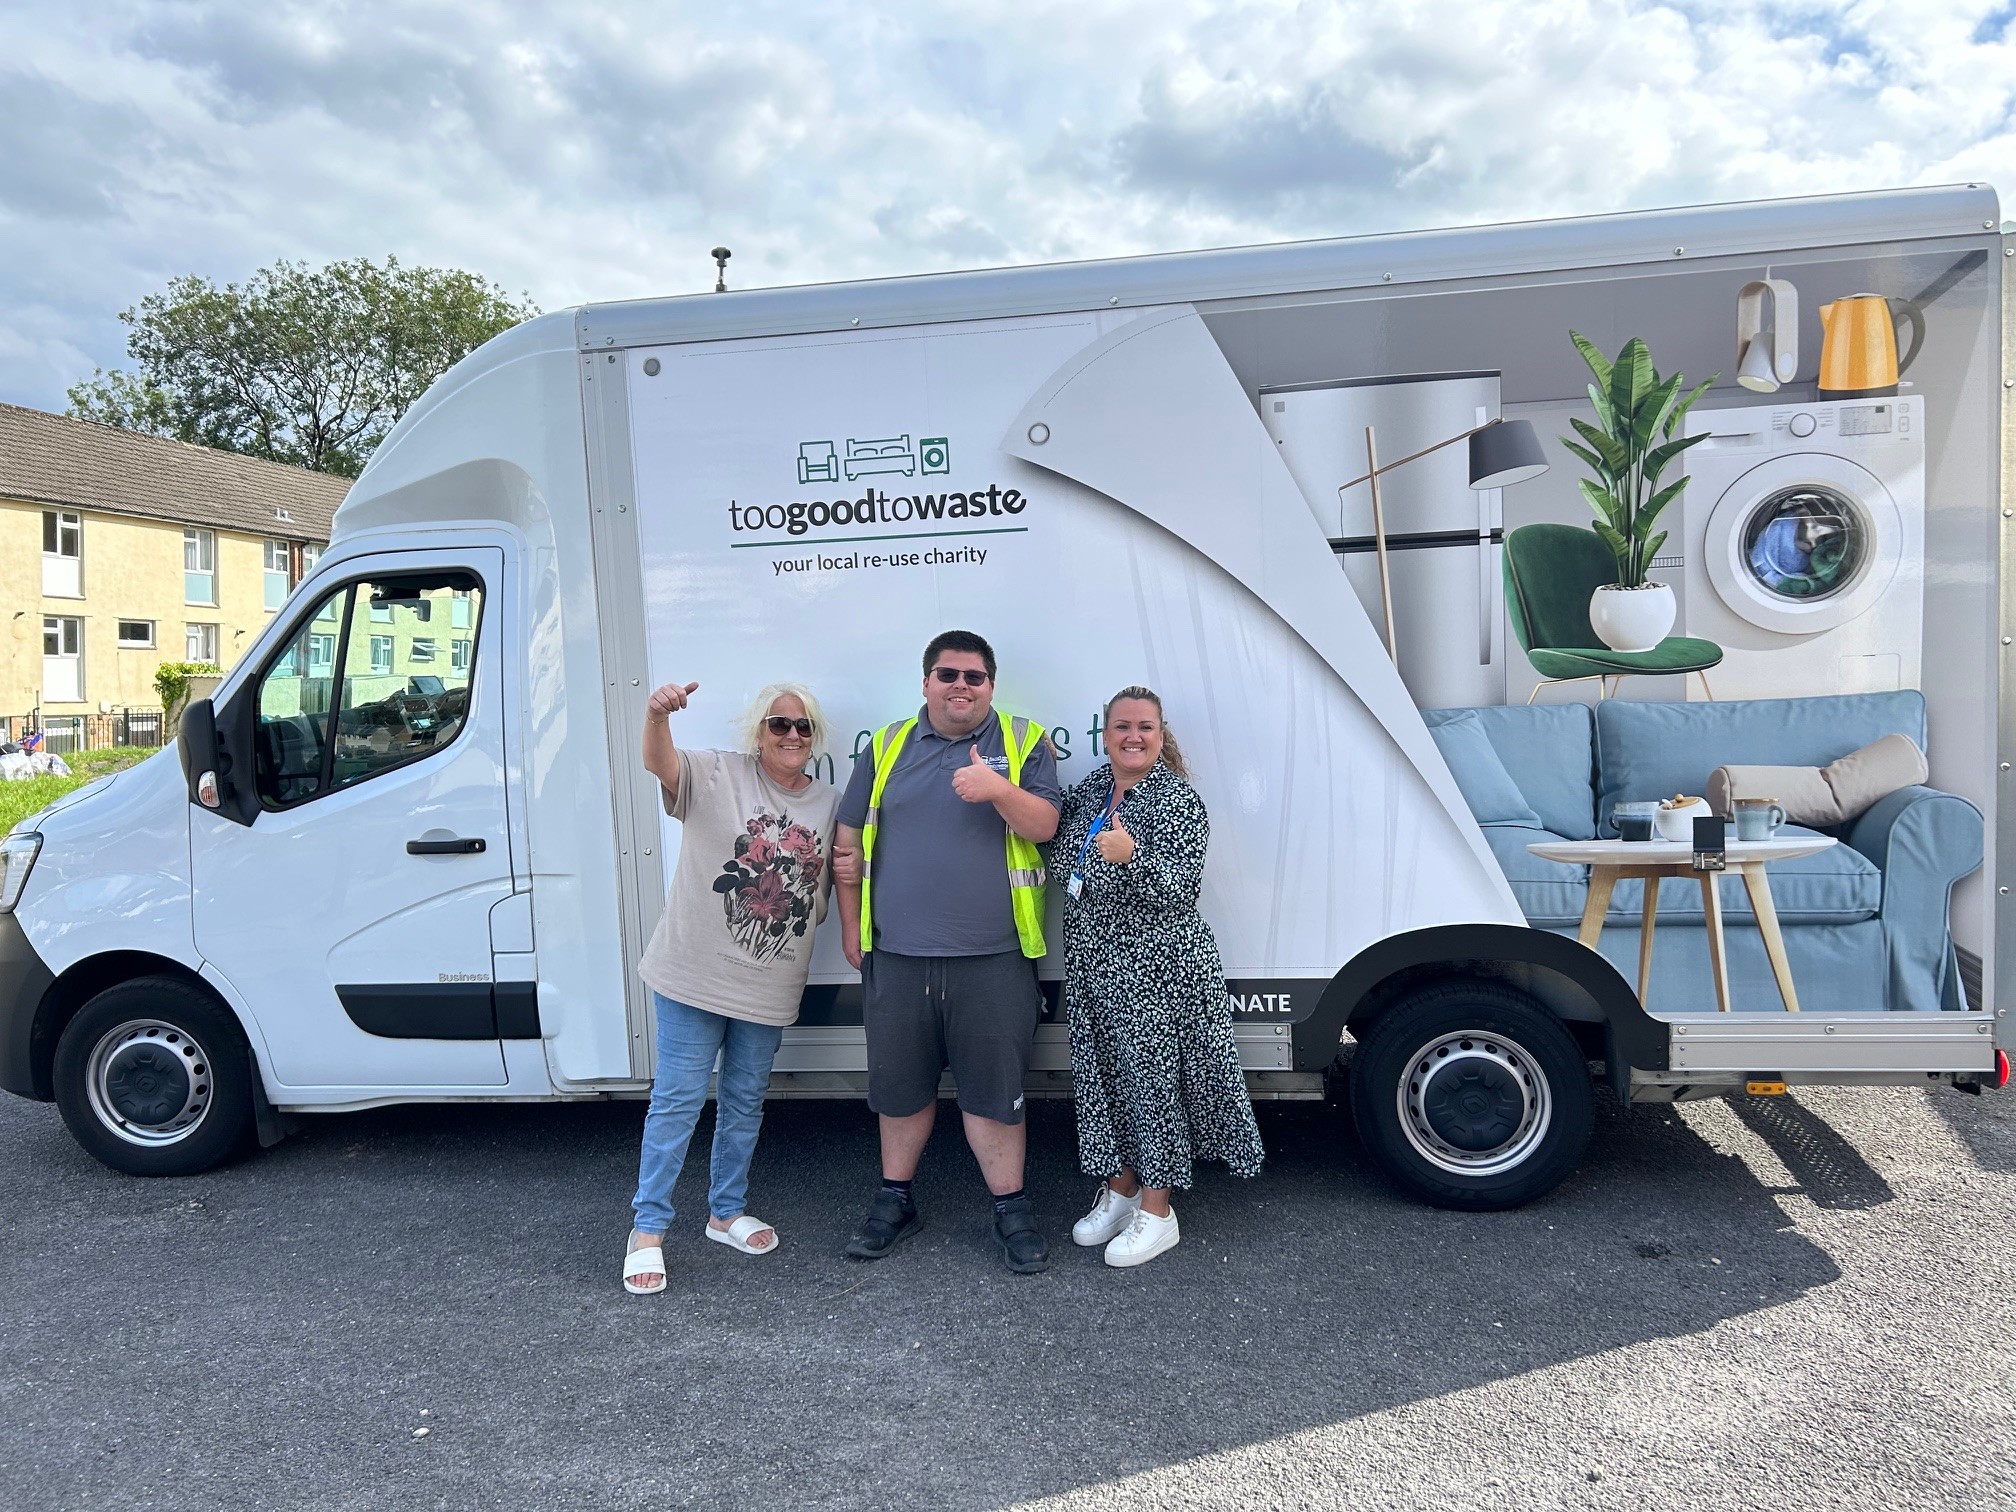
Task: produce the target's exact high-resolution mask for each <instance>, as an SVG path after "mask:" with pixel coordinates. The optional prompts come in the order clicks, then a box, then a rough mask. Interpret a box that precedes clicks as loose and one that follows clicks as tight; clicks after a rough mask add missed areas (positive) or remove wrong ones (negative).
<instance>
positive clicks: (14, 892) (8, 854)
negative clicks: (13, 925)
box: [0, 830, 42, 914]
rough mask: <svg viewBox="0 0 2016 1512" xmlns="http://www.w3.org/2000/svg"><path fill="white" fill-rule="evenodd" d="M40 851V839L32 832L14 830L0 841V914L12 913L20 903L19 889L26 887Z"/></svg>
mask: <svg viewBox="0 0 2016 1512" xmlns="http://www.w3.org/2000/svg"><path fill="white" fill-rule="evenodd" d="M41 849H42V837H41V836H40V835H38V834H36V833H35V832H34V831H33V830H16V831H15V832H14V833H13V834H11V835H9V836H8V837H7V838H6V839H5V840H0V914H4V913H12V912H14V905H15V904H16V903H19V902H20V901H21V889H22V888H24V887H26V886H27V885H28V873H29V872H31V871H33V870H34V868H35V857H36V855H37V853H39V852H40V851H41Z"/></svg>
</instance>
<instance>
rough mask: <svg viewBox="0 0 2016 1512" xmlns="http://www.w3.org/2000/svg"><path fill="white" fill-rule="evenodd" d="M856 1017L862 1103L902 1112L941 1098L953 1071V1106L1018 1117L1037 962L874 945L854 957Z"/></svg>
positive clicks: (997, 1118) (1037, 997)
mask: <svg viewBox="0 0 2016 1512" xmlns="http://www.w3.org/2000/svg"><path fill="white" fill-rule="evenodd" d="M861 987H862V1007H861V1022H862V1024H863V1025H864V1026H865V1027H866V1029H867V1034H868V1106H869V1107H870V1108H872V1109H874V1110H875V1111H876V1112H877V1113H886V1114H888V1115H889V1116H890V1117H891V1118H908V1117H909V1116H910V1115H911V1114H913V1113H921V1112H923V1111H924V1110H925V1109H926V1108H928V1107H930V1106H931V1104H932V1103H933V1102H935V1101H936V1100H937V1097H938V1078H939V1077H940V1076H941V1075H942V1074H943V1073H944V1071H945V1068H946V1067H947V1066H950V1067H951V1068H952V1080H953V1081H954V1082H956V1083H957V1084H958V1087H959V1111H960V1112H962V1113H971V1114H973V1115H974V1116H975V1117H978V1118H987V1119H992V1120H993V1121H994V1122H995V1123H1004V1124H1019V1123H1020V1122H1022V1083H1023V1079H1024V1078H1025V1077H1026V1076H1027V1075H1028V1074H1029V1045H1030V1041H1031V1040H1032V1039H1033V1038H1034V1037H1035V1034H1036V1020H1037V1017H1038V1015H1039V1014H1041V1012H1042V1010H1043V994H1042V993H1041V991H1039V990H1038V988H1037V986H1036V967H1035V963H1034V962H1032V961H1031V960H1029V958H1028V957H1026V956H1024V955H1023V954H1022V953H1021V952H1020V951H1015V950H1011V951H1009V952H1007V953H1006V954H1003V955H984V956H905V955H896V954H893V953H892V952H890V951H887V950H871V951H869V952H868V954H867V955H866V956H864V957H862V960H861Z"/></svg>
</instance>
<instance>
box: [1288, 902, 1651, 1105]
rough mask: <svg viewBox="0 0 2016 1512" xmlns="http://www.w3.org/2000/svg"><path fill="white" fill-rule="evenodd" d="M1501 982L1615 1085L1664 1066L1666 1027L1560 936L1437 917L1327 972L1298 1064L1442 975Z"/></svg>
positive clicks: (1594, 958) (1321, 1066) (1303, 1065)
mask: <svg viewBox="0 0 2016 1512" xmlns="http://www.w3.org/2000/svg"><path fill="white" fill-rule="evenodd" d="M1478 980H1483V981H1499V982H1503V983H1505V984H1506V985H1508V986H1510V987H1513V988H1516V989H1517V990H1518V991H1520V992H1521V993H1523V994H1525V996H1527V997H1528V998H1530V999H1532V1000H1533V1001H1534V1002H1535V1003H1537V1004H1538V1005H1539V1006H1541V1007H1543V1008H1545V1009H1547V1010H1548V1011H1549V1012H1551V1013H1552V1014H1553V1015H1554V1016H1555V1017H1556V1018H1558V1019H1560V1020H1561V1021H1562V1024H1563V1026H1564V1027H1565V1028H1567V1030H1568V1031H1569V1032H1570V1033H1571V1034H1573V1035H1574V1036H1575V1039H1576V1042H1577V1043H1578V1044H1579V1045H1581V1046H1582V1048H1583V1050H1584V1051H1585V1052H1586V1054H1587V1056H1588V1058H1589V1059H1591V1060H1601V1061H1603V1062H1604V1063H1605V1066H1606V1069H1607V1071H1608V1073H1609V1078H1610V1080H1611V1082H1612V1084H1613V1085H1621V1084H1622V1083H1623V1082H1624V1081H1626V1080H1627V1079H1628V1076H1629V1068H1630V1067H1633V1066H1636V1067H1639V1068H1641V1069H1643V1070H1649V1071H1663V1070H1666V1069H1667V1028H1666V1026H1665V1025H1664V1024H1662V1023H1661V1022H1659V1020H1657V1019H1655V1018H1653V1017H1652V1016H1651V1015H1650V1014H1648V1013H1647V1012H1646V1011H1645V1009H1644V1006H1643V1005H1642V1004H1641V1003H1639V1001H1638V995H1637V993H1636V992H1635V991H1634V990H1633V989H1632V987H1631V984H1630V983H1629V982H1627V981H1625V979H1624V978H1623V976H1622V975H1620V974H1619V972H1618V970H1617V968H1616V967H1614V966H1612V965H1611V964H1610V963H1609V962H1608V961H1607V960H1605V959H1604V958H1603V957H1602V956H1600V955H1598V954H1597V953H1596V952H1595V951H1593V950H1590V949H1588V948H1587V947H1585V946H1583V945H1582V944H1580V943H1579V942H1578V941H1576V940H1573V939H1570V938H1569V937H1568V936H1566V935H1558V934H1554V933H1551V932H1550V931H1548V930H1544V929H1535V928H1532V927H1531V926H1528V925H1522V924H1439V925H1435V926H1432V927H1430V928H1428V929H1415V930H1409V931H1407V932H1405V933H1403V934H1396V935H1389V936H1387V937H1386V938H1385V939H1383V940H1378V941H1375V942H1374V943H1373V944H1371V945H1368V946H1367V947H1366V948H1365V949H1364V950H1362V951H1360V952H1359V953H1358V954H1357V955H1356V956H1354V957H1353V958H1352V959H1351V961H1350V962H1349V963H1347V964H1346V965H1345V966H1344V968H1343V969H1342V970H1341V971H1339V972H1338V973H1337V974H1336V975H1335V976H1334V977H1332V978H1331V979H1330V985H1329V986H1328V987H1326V988H1325V989H1324V991H1323V996H1322V997H1321V998H1320V999H1319V1000H1318V1002H1317V1005H1316V1011H1315V1013H1313V1014H1312V1015H1311V1016H1310V1018H1309V1021H1308V1022H1307V1023H1306V1024H1303V1025H1300V1026H1298V1031H1297V1033H1296V1036H1295V1063H1296V1068H1297V1069H1298V1070H1307V1071H1325V1070H1328V1069H1329V1068H1330V1066H1331V1064H1332V1063H1333V1062H1334V1061H1335V1060H1336V1059H1337V1057H1338V1055H1339V1053H1340V1051H1341V1049H1342V1046H1343V1039H1344V1033H1345V1031H1346V1030H1347V1029H1348V1030H1349V1031H1350V1033H1351V1035H1352V1037H1353V1038H1355V1039H1361V1040H1362V1039H1364V1038H1366V1037H1367V1036H1368V1035H1369V1034H1370V1033H1371V1032H1372V1029H1373V1026H1374V1025H1376V1024H1377V1023H1378V1022H1379V1020H1380V1019H1381V1018H1383V1017H1384V1016H1385V1015H1386V1013H1388V1012H1389V1011H1390V1010H1391V1009H1392V1008H1393V1007H1394V1006H1395V1005H1396V1004H1398V1003H1401V1002H1403V1001H1406V1000H1408V999H1409V998H1412V997H1414V996H1416V995H1417V994H1419V993H1421V992H1423V991H1426V990H1428V989H1430V988H1432V987H1434V986H1435V985H1437V984H1438V983H1443V982H1474V981H1478Z"/></svg>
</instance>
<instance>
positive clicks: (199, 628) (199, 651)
mask: <svg viewBox="0 0 2016 1512" xmlns="http://www.w3.org/2000/svg"><path fill="white" fill-rule="evenodd" d="M182 629H183V632H184V635H183V649H184V651H185V652H186V656H185V660H188V661H192V662H210V663H211V664H213V665H214V664H215V663H216V661H217V627H216V626H215V625H184V626H183V627H182Z"/></svg>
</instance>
